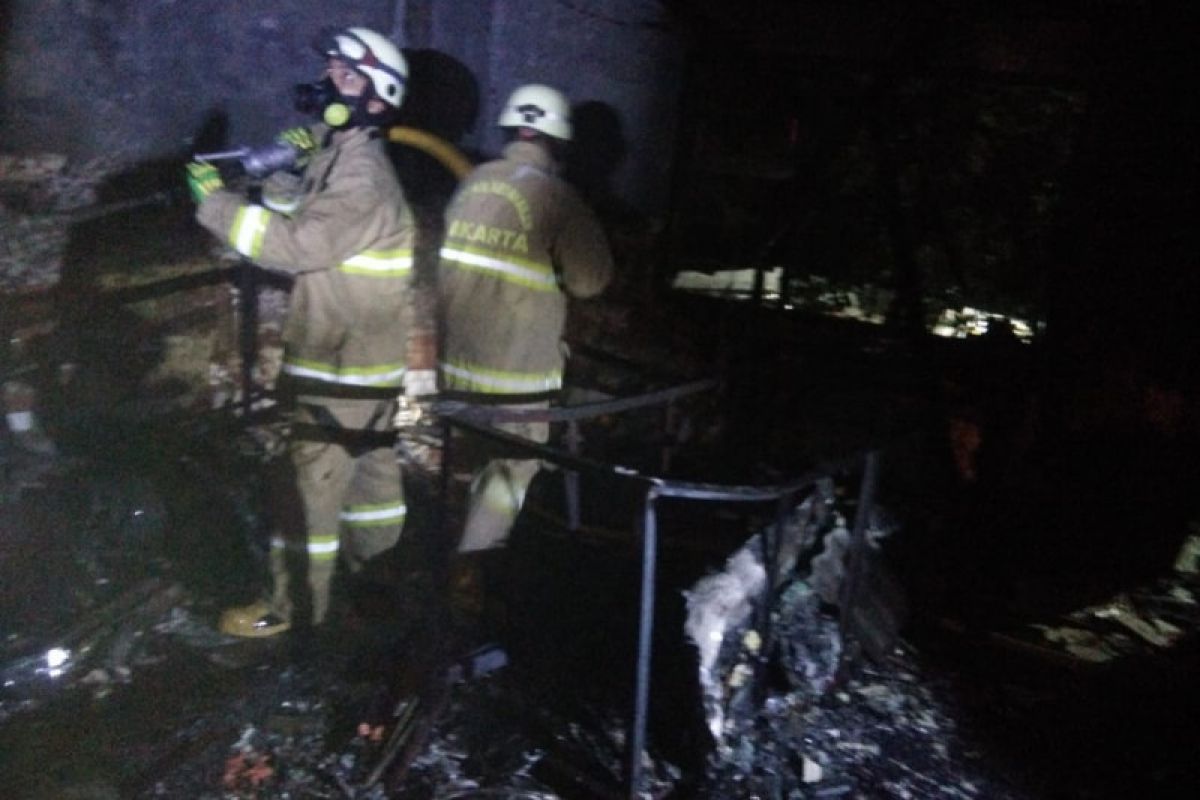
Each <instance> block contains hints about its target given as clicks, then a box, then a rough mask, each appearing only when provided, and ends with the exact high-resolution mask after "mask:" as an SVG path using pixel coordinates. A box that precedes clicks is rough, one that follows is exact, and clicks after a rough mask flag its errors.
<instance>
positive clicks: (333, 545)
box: [308, 533, 338, 561]
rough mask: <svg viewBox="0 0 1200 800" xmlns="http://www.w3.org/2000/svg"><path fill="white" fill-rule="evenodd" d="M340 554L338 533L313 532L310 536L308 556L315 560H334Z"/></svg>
mask: <svg viewBox="0 0 1200 800" xmlns="http://www.w3.org/2000/svg"><path fill="white" fill-rule="evenodd" d="M337 554H338V535H337V534H336V533H332V534H329V533H322V534H313V535H310V536H309V537H308V557H309V558H311V559H312V560H313V561H332V560H333V559H335V558H337Z"/></svg>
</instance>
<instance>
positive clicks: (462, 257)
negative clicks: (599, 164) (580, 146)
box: [438, 142, 613, 395]
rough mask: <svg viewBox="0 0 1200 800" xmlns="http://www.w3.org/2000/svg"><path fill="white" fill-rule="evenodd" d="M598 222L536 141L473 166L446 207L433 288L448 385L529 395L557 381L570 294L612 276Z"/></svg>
mask: <svg viewBox="0 0 1200 800" xmlns="http://www.w3.org/2000/svg"><path fill="white" fill-rule="evenodd" d="M612 270H613V265H612V256H611V253H610V251H609V247H608V242H607V241H606V239H605V237H604V232H603V231H602V230H601V228H600V225H599V223H598V222H597V221H596V219H595V217H594V216H593V214H592V213H591V211H590V210H589V209H588V208H587V206H586V205H585V204H584V203H583V200H582V199H581V198H580V197H579V195H578V194H577V193H576V192H575V191H574V190H573V189H572V188H571V187H570V186H569V185H568V184H567V183H566V182H564V181H563V180H562V179H560V178H559V177H557V175H556V164H555V162H554V160H553V159H552V158H551V157H550V155H549V154H548V153H547V152H546V151H545V150H544V149H543V148H542V147H541V146H539V145H536V144H533V143H531V142H513V143H512V144H510V145H508V146H507V147H506V148H505V149H504V153H503V157H502V158H500V159H498V160H496V161H491V162H489V163H487V164H483V165H481V166H479V167H477V168H476V169H475V170H474V171H473V172H472V173H471V175H469V176H468V177H467V179H466V180H465V181H464V182H463V183H462V185H461V186H459V188H458V191H457V193H456V194H455V197H454V199H453V200H452V201H451V204H450V207H449V208H448V209H447V212H446V236H445V240H444V243H443V246H442V249H441V261H440V269H439V273H438V292H439V301H440V314H441V323H442V324H441V331H442V343H441V364H440V370H441V381H442V388H443V389H444V390H450V391H460V392H471V393H484V394H491V395H537V394H542V393H546V392H552V391H554V390H557V389H559V388H560V387H561V386H562V375H563V365H564V353H563V348H562V346H561V342H560V340H561V338H562V333H563V326H564V323H565V321H566V315H567V304H568V298H570V297H577V298H586V297H591V296H594V295H596V294H599V293H600V292H601V291H602V290H603V289H604V287H605V286H606V285H607V284H608V282H609V280H610V278H611V276H612Z"/></svg>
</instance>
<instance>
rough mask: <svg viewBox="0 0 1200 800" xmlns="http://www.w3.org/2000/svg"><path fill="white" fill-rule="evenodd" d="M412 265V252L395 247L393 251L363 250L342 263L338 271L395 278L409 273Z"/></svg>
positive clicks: (404, 248)
mask: <svg viewBox="0 0 1200 800" xmlns="http://www.w3.org/2000/svg"><path fill="white" fill-rule="evenodd" d="M412 264H413V258H412V250H411V249H410V248H407V247H397V248H395V249H393V250H364V251H362V252H361V253H359V254H358V255H354V256H351V257H350V258H347V259H346V260H345V261H343V262H342V263H341V264H340V265H339V266H338V271H339V272H346V273H349V274H351V275H371V276H374V277H379V278H395V277H399V276H402V275H407V274H408V273H409V272H411V271H412Z"/></svg>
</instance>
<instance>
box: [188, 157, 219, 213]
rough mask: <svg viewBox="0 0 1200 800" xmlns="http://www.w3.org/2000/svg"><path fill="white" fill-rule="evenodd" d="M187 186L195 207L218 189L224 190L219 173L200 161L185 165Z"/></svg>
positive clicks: (214, 168) (210, 165)
mask: <svg viewBox="0 0 1200 800" xmlns="http://www.w3.org/2000/svg"><path fill="white" fill-rule="evenodd" d="M187 184H188V191H190V192H191V193H192V199H193V200H195V201H196V205H200V204H201V203H203V202H204V198H206V197H208V196H209V195H210V194H212V193H213V192H215V191H217V190H218V189H224V188H225V181H223V180H221V173H219V172H217V168H216V167H214V166H213V165H212V164H205V163H203V162H201V161H193V162H192V163H190V164H188V165H187Z"/></svg>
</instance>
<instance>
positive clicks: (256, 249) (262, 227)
mask: <svg viewBox="0 0 1200 800" xmlns="http://www.w3.org/2000/svg"><path fill="white" fill-rule="evenodd" d="M270 223H271V212H270V211H268V210H267V209H265V208H263V207H262V206H256V205H249V206H242V207H240V208H239V209H238V211H237V214H236V215H234V218H233V227H232V228H230V230H229V243H230V244H231V245H233V249H234V250H237V251H238V252H239V253H241V254H242V255H244V256H246V257H247V258H258V257H259V255H260V254H261V253H262V248H263V240H264V239H265V238H266V237H267V225H269V224H270Z"/></svg>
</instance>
